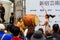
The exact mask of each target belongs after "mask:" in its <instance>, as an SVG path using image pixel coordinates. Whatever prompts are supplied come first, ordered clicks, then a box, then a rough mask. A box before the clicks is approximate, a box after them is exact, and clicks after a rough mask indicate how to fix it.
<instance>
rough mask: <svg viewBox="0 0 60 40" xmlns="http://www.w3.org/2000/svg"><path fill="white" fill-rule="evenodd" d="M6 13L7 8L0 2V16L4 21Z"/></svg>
mask: <svg viewBox="0 0 60 40" xmlns="http://www.w3.org/2000/svg"><path fill="white" fill-rule="evenodd" d="M4 15H5V8H4V7H3V4H2V3H0V17H1V19H2V23H4V22H5V19H4Z"/></svg>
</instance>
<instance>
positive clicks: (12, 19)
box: [9, 13, 14, 24]
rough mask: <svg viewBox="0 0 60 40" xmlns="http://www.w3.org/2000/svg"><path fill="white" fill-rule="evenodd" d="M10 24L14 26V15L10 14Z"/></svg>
mask: <svg viewBox="0 0 60 40" xmlns="http://www.w3.org/2000/svg"><path fill="white" fill-rule="evenodd" d="M9 23H10V24H14V13H11V16H10V22H9Z"/></svg>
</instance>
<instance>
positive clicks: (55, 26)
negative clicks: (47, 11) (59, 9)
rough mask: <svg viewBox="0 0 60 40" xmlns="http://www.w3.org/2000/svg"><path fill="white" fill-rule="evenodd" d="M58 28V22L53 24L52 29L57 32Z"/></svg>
mask: <svg viewBox="0 0 60 40" xmlns="http://www.w3.org/2000/svg"><path fill="white" fill-rule="evenodd" d="M58 30H59V25H58V24H54V25H53V31H54V32H57V31H58Z"/></svg>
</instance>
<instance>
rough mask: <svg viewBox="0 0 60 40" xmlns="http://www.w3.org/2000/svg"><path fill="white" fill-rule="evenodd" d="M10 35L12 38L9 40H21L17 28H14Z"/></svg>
mask: <svg viewBox="0 0 60 40" xmlns="http://www.w3.org/2000/svg"><path fill="white" fill-rule="evenodd" d="M12 34H13V36H14V37H13V38H12V39H11V40H23V39H22V38H20V29H19V28H18V27H14V29H13V32H12Z"/></svg>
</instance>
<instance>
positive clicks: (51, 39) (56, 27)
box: [47, 24, 60, 40]
mask: <svg viewBox="0 0 60 40" xmlns="http://www.w3.org/2000/svg"><path fill="white" fill-rule="evenodd" d="M58 30H59V25H58V24H54V25H53V33H52V35H51V34H50V33H51V32H47V36H49V37H47V40H60V37H59V34H58Z"/></svg>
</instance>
